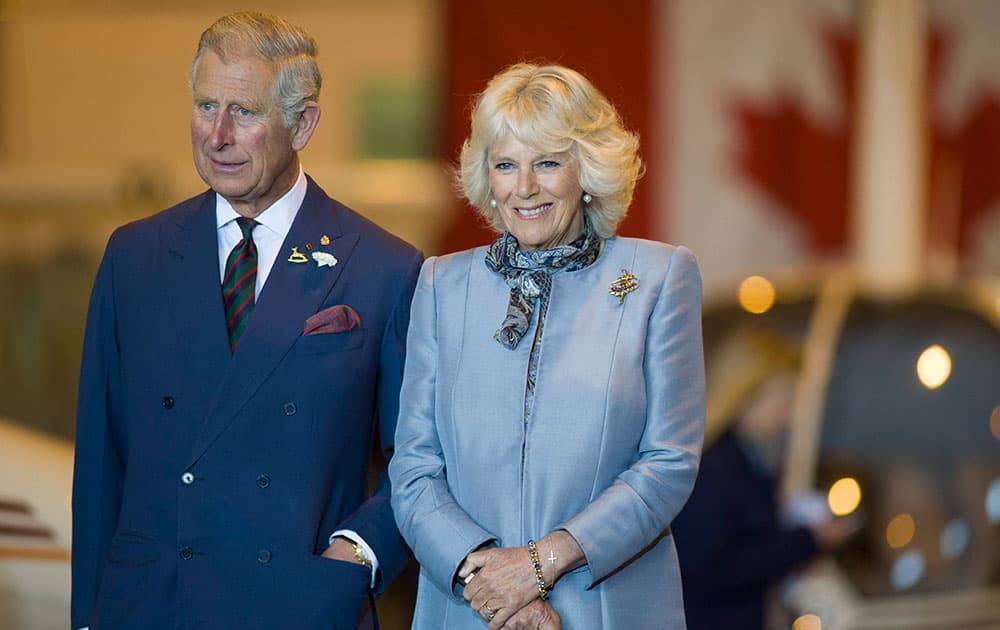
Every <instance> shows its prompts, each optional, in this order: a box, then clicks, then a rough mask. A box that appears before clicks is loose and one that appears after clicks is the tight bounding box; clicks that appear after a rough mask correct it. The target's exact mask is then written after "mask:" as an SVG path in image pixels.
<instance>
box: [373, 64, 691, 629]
mask: <svg viewBox="0 0 1000 630" xmlns="http://www.w3.org/2000/svg"><path fill="white" fill-rule="evenodd" d="M637 150H638V139H637V138H636V137H635V136H634V135H633V134H631V133H629V132H627V131H626V130H625V129H623V127H622V124H621V120H620V118H619V116H618V114H617V113H616V112H615V110H614V108H613V107H612V106H611V105H610V103H608V101H607V99H606V98H605V97H604V96H603V95H602V94H600V92H598V91H597V90H596V89H595V88H594V87H593V86H592V85H591V84H590V83H589V82H588V81H587V79H585V78H584V77H583V76H581V75H580V74H578V73H576V72H574V71H573V70H570V69H568V68H564V67H560V66H544V67H538V66H534V65H527V64H520V65H516V66H512V67H510V68H508V69H507V70H505V71H503V72H502V73H500V74H499V75H497V76H496V77H494V78H493V80H492V81H491V82H490V83H489V85H488V86H487V88H486V90H485V91H484V92H483V93H482V94H481V95H480V96H479V99H478V101H477V103H476V106H475V110H474V112H473V114H472V131H471V134H470V137H469V139H468V140H467V141H466V143H465V145H464V147H463V149H462V156H461V168H460V172H459V176H458V179H459V183H460V184H461V187H462V189H463V192H464V194H465V195H466V197H467V198H468V200H469V201H470V202H471V204H472V205H473V206H475V207H476V208H478V209H479V210H480V211H481V213H482V214H483V215H484V216H485V217H487V218H488V219H489V220H490V221H491V222H492V224H493V226H494V227H495V228H496V229H497V230H498V231H500V232H502V235H501V236H500V237H499V238H498V239H497V240H496V241H494V242H493V243H492V244H491V245H489V246H487V247H479V248H476V249H472V250H467V251H463V252H459V253H456V254H451V255H448V256H442V257H438V258H429V259H428V260H427V261H426V263H425V264H424V266H423V269H422V271H421V274H420V280H419V282H418V285H417V289H416V294H415V296H414V299H413V307H412V313H411V319H410V330H409V334H408V340H407V354H406V370H405V376H404V381H403V388H402V392H401V405H400V409H401V411H400V417H399V424H398V427H397V430H396V452H395V455H394V456H393V458H392V461H391V463H390V466H389V474H390V475H391V478H392V485H393V497H392V505H393V509H394V511H395V514H396V520H397V522H398V524H399V528H400V531H401V532H402V534H403V536H404V537H405V538H406V540H407V542H408V543H409V544H410V546H411V548H412V549H413V552H414V554H415V555H416V558H417V560H418V561H419V562H420V565H421V572H420V584H419V590H418V594H417V604H416V610H415V611H414V620H413V627H414V628H419V629H423V628H428V629H431V628H433V629H434V630H438V629H441V628H446V629H448V628H454V629H464V628H483V627H485V626H486V625H487V623H488V625H489V628H491V629H496V628H501V627H504V625H505V624H506V627H508V628H520V627H525V628H559V627H560V624H561V627H563V628H567V629H569V630H577V629H591V628H604V629H608V630H610V629H615V628H622V629H627V630H635V629H645V628H661V629H683V628H684V607H683V604H682V595H681V583H680V574H679V571H678V565H677V554H676V551H675V548H674V541H673V537H672V536H671V533H670V523H671V521H672V520H673V518H674V517H675V516H676V515H677V513H678V512H679V511H680V509H681V507H682V506H683V505H684V502H685V501H686V500H687V497H688V494H689V492H690V491H691V487H692V484H693V482H694V479H695V473H696V471H697V468H698V459H699V455H700V451H701V442H702V434H703V429H704V406H705V396H704V370H703V360H702V346H701V280H700V276H699V274H698V269H697V266H696V264H695V261H694V258H693V257H692V255H691V253H690V252H689V251H688V250H687V249H685V248H683V247H672V246H670V245H665V244H662V243H656V242H652V241H646V240H640V239H632V238H620V237H616V236H615V235H614V232H615V228H616V226H617V225H618V223H619V221H620V220H621V218H622V217H623V216H624V214H625V211H626V210H627V208H628V205H629V202H630V201H631V199H632V192H633V190H634V188H635V182H636V180H637V179H638V177H639V176H640V174H641V170H642V165H641V161H640V160H639V157H638V154H637Z"/></svg>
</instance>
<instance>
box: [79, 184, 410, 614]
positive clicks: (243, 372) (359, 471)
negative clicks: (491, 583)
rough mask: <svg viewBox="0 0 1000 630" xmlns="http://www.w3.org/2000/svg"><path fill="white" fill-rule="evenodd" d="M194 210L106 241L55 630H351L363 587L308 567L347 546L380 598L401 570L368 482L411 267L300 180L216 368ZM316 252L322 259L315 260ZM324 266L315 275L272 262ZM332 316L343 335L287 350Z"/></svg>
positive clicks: (206, 259)
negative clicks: (372, 558)
mask: <svg viewBox="0 0 1000 630" xmlns="http://www.w3.org/2000/svg"><path fill="white" fill-rule="evenodd" d="M215 221H216V219H215V194H214V193H213V192H211V191H208V192H206V193H204V194H202V195H199V196H197V197H194V198H192V199H189V200H187V201H185V202H183V203H180V204H178V205H176V206H174V207H172V208H170V209H167V210H165V211H163V212H161V213H159V214H156V215H154V216H152V217H149V218H146V219H143V220H140V221H137V222H134V223H131V224H129V225H126V226H124V227H122V228H119V229H118V230H117V231H115V233H114V234H113V235H112V236H111V239H110V242H109V243H108V247H107V251H106V252H105V255H104V259H103V261H102V263H101V266H100V270H99V271H98V274H97V279H96V281H95V286H94V291H93V295H92V297H91V303H90V311H89V315H88V321H87V330H86V337H85V341H84V358H83V365H82V370H81V381H80V395H79V405H78V417H77V428H76V432H77V438H76V444H77V448H76V462H75V474H74V482H73V484H74V488H73V593H72V600H73V601H72V624H73V626H74V627H77V628H79V627H82V626H90V628H91V630H96V629H100V628H115V629H122V628H144V629H156V628H347V627H350V628H353V627H355V626H356V625H357V624H358V619H359V618H364V617H366V616H367V615H368V614H369V612H370V611H369V606H368V601H369V597H368V595H369V582H370V577H371V574H370V572H369V570H368V569H367V568H365V567H364V566H362V565H358V564H352V563H344V562H338V561H335V560H329V559H326V558H322V557H318V556H317V555H316V554H317V553H321V552H322V550H323V549H324V548H325V547H326V545H327V541H328V537H329V536H330V534H331V533H332V532H333V531H335V530H336V529H339V528H347V529H352V530H354V531H356V532H357V533H358V534H360V535H361V537H362V538H364V540H365V541H366V542H367V543H368V544H369V545H370V546H371V547H372V549H373V550H374V552H375V554H376V556H377V557H378V559H379V562H380V565H381V569H380V580H379V583H378V584H377V585H376V588H375V592H376V594H378V592H379V591H380V590H381V588H382V586H383V584H384V583H385V582H388V581H389V580H390V579H391V578H392V577H393V576H394V575H395V574H396V573H397V572H398V571H399V570H400V569H401V568H402V566H403V565H404V563H405V561H406V557H407V551H406V547H405V544H404V543H403V541H402V539H401V537H400V536H399V532H398V531H397V529H396V526H395V524H394V520H393V515H392V512H391V509H390V505H389V487H388V477H387V476H386V475H382V476H381V477H380V482H379V484H378V488H377V490H376V492H375V494H374V495H373V496H372V497H370V498H367V499H366V496H367V492H366V485H367V484H366V482H367V479H366V477H367V474H366V473H367V469H368V459H369V453H370V452H371V443H372V439H373V436H375V435H379V436H380V438H381V442H382V447H383V449H384V451H385V452H386V454H387V455H389V454H391V449H392V440H393V434H394V430H395V422H396V416H397V412H398V405H399V399H398V395H399V386H400V380H401V378H402V370H403V355H404V350H405V336H406V329H407V324H408V320H409V308H410V300H411V297H412V293H413V286H414V283H415V281H416V276H417V273H418V271H419V267H420V262H421V258H422V257H421V255H420V254H419V252H417V251H416V250H415V249H413V248H412V247H410V246H409V245H407V244H406V243H404V242H402V241H401V240H399V239H397V238H395V237H393V236H391V235H389V234H388V233H387V232H385V231H383V230H382V229H380V228H378V227H377V226H375V225H374V224H373V223H371V222H369V221H367V220H366V219H364V218H363V217H361V216H359V215H358V214H356V213H354V212H353V211H351V210H349V209H348V208H346V207H345V206H343V205H341V204H339V203H337V202H336V201H334V200H332V199H330V198H329V197H328V196H327V195H326V194H325V193H324V192H323V191H322V190H321V189H320V188H319V187H318V186H317V185H316V184H315V182H313V181H312V180H311V179H310V180H309V182H308V191H307V193H306V197H305V200H304V201H303V204H302V207H301V208H300V209H299V212H298V214H297V216H296V218H295V220H294V223H293V224H292V226H291V229H290V231H289V233H288V236H287V238H286V241H285V243H284V245H283V246H282V250H281V252H280V253H279V256H278V259H277V260H276V261H275V263H274V267H273V268H272V269H271V272H270V275H269V276H268V280H267V283H266V284H265V286H264V288H263V290H262V291H261V293H260V295H259V296H258V300H257V305H256V309H255V310H254V313H253V316H252V318H251V320H250V323H249V326H248V328H247V329H246V331H245V333H244V334H243V336H242V338H241V340H240V343H239V346H238V347H237V349H236V351H235V353H233V354H231V353H230V350H229V344H228V336H227V332H226V324H225V320H224V314H223V305H222V297H221V289H220V281H219V272H218V264H219V263H218V245H217V236H216V223H215ZM324 236H326V237H328V239H329V243H328V244H325V243H326V241H327V239H325V238H323V237H324ZM293 246H296V247H298V248H299V252H301V253H303V254H306V255H307V256H308V255H309V253H310V250H311V251H325V252H328V253H330V254H332V255H333V256H335V257H336V259H337V263H336V264H335V265H334V266H329V265H326V266H319V265H318V264H317V263H316V262H315V261H314V260H312V258H311V257H310V258H309V259H308V262H306V263H295V262H291V261H289V260H287V257H288V254H290V253H291V252H292V247H293ZM340 304H345V305H348V306H350V307H351V308H353V309H354V310H355V311H356V312H357V313H358V315H359V316H360V320H361V326H360V327H355V328H353V329H351V330H348V331H346V332H339V333H330V334H320V335H303V326H304V323H305V321H306V319H308V318H309V317H310V316H311V315H314V314H315V313H317V312H319V311H321V310H323V309H325V308H329V307H330V306H334V305H340Z"/></svg>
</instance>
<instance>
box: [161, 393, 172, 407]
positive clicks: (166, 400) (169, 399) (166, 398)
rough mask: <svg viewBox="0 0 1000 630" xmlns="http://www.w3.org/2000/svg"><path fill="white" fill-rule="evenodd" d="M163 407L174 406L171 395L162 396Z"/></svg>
mask: <svg viewBox="0 0 1000 630" xmlns="http://www.w3.org/2000/svg"><path fill="white" fill-rule="evenodd" d="M163 408H164V409H173V408H174V397H173V396H164V397H163Z"/></svg>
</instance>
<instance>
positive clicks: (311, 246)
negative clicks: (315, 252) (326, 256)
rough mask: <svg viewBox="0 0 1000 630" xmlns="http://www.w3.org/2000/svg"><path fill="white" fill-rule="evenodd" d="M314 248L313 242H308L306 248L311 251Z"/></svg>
mask: <svg viewBox="0 0 1000 630" xmlns="http://www.w3.org/2000/svg"><path fill="white" fill-rule="evenodd" d="M312 248H313V244H312V243H306V249H308V250H310V251H311V250H312Z"/></svg>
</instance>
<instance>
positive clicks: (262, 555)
mask: <svg viewBox="0 0 1000 630" xmlns="http://www.w3.org/2000/svg"><path fill="white" fill-rule="evenodd" d="M270 561H271V552H270V551H268V550H267V549H261V550H260V551H258V552H257V562H259V563H261V564H267V563H268V562H270Z"/></svg>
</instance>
